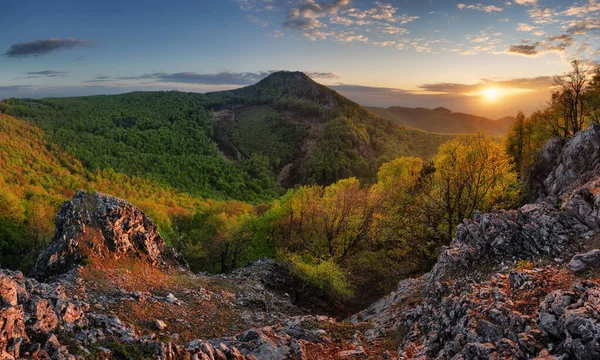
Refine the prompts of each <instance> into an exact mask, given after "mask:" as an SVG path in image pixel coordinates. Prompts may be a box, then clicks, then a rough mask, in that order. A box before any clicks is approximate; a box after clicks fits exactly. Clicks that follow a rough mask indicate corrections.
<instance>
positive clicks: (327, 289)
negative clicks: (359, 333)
mask: <svg viewBox="0 0 600 360" xmlns="http://www.w3.org/2000/svg"><path fill="white" fill-rule="evenodd" d="M286 259H287V261H288V264H289V266H290V272H291V274H292V276H294V277H295V278H297V279H298V280H299V281H300V282H301V283H302V284H303V286H304V287H311V288H315V289H318V290H320V291H322V292H323V295H325V296H327V297H329V298H330V299H335V300H348V299H350V298H352V297H353V296H354V292H353V289H352V286H351V285H350V284H349V282H348V280H347V279H346V275H345V274H344V272H343V271H342V269H341V268H340V267H339V266H338V265H337V264H336V263H334V262H333V261H331V260H318V259H315V258H314V257H312V256H310V255H297V254H293V255H287V256H286ZM302 290H304V288H303V289H302Z"/></svg>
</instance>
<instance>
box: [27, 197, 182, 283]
mask: <svg viewBox="0 0 600 360" xmlns="http://www.w3.org/2000/svg"><path fill="white" fill-rule="evenodd" d="M55 225H56V232H55V234H54V238H53V240H52V242H51V244H50V246H49V247H48V248H47V249H46V250H44V251H43V252H42V253H41V254H40V255H39V257H38V259H37V261H36V263H35V265H34V267H33V270H32V276H33V277H35V278H38V279H47V278H49V277H51V276H55V275H59V274H63V273H65V272H67V271H68V270H69V269H71V268H73V267H74V266H75V265H77V264H78V263H80V261H81V260H82V259H83V258H85V257H86V256H88V255H89V254H90V253H92V254H94V255H95V256H99V257H106V256H111V257H115V258H121V257H124V256H133V257H136V258H140V259H144V260H146V261H148V262H149V263H150V264H152V265H155V266H187V265H186V263H185V261H184V260H183V257H182V256H181V255H180V254H178V253H176V252H175V251H174V250H173V249H172V248H170V247H169V246H167V245H166V244H165V242H164V240H163V239H162V237H161V236H160V234H159V233H158V231H157V229H156V226H155V225H154V224H153V223H152V221H151V220H150V218H149V217H147V216H146V215H145V214H144V213H143V212H142V211H141V210H140V209H139V208H137V207H135V206H133V205H131V204H130V203H128V202H126V201H124V200H121V199H117V198H115V197H112V196H109V195H105V194H100V193H96V194H91V193H87V192H85V191H79V192H78V193H77V194H76V195H75V196H74V197H73V199H71V200H69V201H67V202H65V203H64V204H63V205H62V206H61V208H60V210H59V212H58V215H57V216H56V219H55Z"/></svg>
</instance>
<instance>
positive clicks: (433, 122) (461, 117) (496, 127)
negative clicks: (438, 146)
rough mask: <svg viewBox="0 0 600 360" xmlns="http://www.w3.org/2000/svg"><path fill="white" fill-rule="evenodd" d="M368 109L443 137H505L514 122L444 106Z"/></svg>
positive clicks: (397, 121)
mask: <svg viewBox="0 0 600 360" xmlns="http://www.w3.org/2000/svg"><path fill="white" fill-rule="evenodd" d="M367 109H368V110H369V111H370V112H372V113H374V114H376V115H379V116H381V117H383V118H385V119H388V120H391V121H394V122H396V123H398V124H400V125H404V126H409V127H413V128H416V129H421V130H425V131H432V132H438V133H445V134H472V133H477V132H483V133H486V134H488V135H491V136H504V135H506V133H507V132H508V128H509V127H510V125H511V124H512V123H513V122H514V121H515V118H514V117H512V116H507V117H504V118H502V119H498V120H492V119H488V118H485V117H481V116H477V115H472V114H464V113H455V112H452V111H451V110H449V109H446V108H443V107H439V108H436V109H433V110H431V109H426V108H407V107H402V106H391V107H388V108H379V107H367Z"/></svg>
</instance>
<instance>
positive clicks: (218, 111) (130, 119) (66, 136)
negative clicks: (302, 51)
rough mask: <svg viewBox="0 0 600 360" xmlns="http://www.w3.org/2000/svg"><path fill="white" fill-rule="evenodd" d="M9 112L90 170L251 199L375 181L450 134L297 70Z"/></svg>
mask: <svg viewBox="0 0 600 360" xmlns="http://www.w3.org/2000/svg"><path fill="white" fill-rule="evenodd" d="M0 112H2V113H5V114H8V115H12V116H15V117H17V118H23V119H25V120H27V121H28V122H30V123H32V124H34V125H36V126H38V127H39V128H41V129H42V130H44V131H45V132H46V133H47V134H48V136H49V141H50V142H52V143H53V144H56V145H57V146H58V147H59V148H60V149H61V150H63V151H66V152H67V153H69V154H71V155H73V156H75V157H76V158H77V159H78V160H80V161H81V163H82V164H83V165H84V166H85V167H86V168H87V169H88V170H91V171H95V170H99V169H113V170H115V171H117V172H121V173H125V174H128V175H131V176H141V177H145V178H148V179H150V180H152V181H155V182H157V183H160V184H163V185H168V186H171V187H173V188H176V189H178V190H181V191H184V192H187V193H190V194H193V195H198V196H204V197H210V198H220V199H231V198H233V199H239V200H244V201H251V202H260V201H265V200H269V199H272V198H274V197H275V196H276V195H277V192H276V190H277V188H278V187H283V188H286V187H293V186H294V185H296V184H311V183H318V184H329V183H332V182H334V181H336V180H339V179H342V178H346V177H350V176H356V177H359V178H362V179H366V180H370V181H372V180H373V179H374V177H375V174H376V173H377V169H378V168H379V166H380V165H381V164H382V163H384V162H386V161H389V160H392V159H394V158H396V157H398V156H400V155H415V156H421V157H423V158H430V157H432V156H433V154H435V151H436V149H437V147H438V145H439V144H441V143H442V142H444V141H445V140H447V139H448V137H446V136H443V135H439V134H430V133H426V132H423V131H418V130H414V129H409V128H405V127H402V126H398V125H396V124H394V123H392V122H390V121H388V120H384V119H382V118H380V117H377V116H374V115H372V114H371V113H370V112H368V111H367V110H365V109H363V108H362V107H360V106H359V105H358V104H356V103H353V102H352V101H350V100H348V99H346V98H344V97H342V96H341V95H339V94H337V93H336V92H334V91H332V90H330V89H328V88H326V87H324V86H322V85H319V84H317V83H316V82H314V81H312V80H311V79H310V78H308V77H307V76H306V75H304V74H302V73H293V72H279V73H274V74H272V75H270V76H269V77H267V78H265V79H263V80H262V81H260V82H259V83H257V84H255V85H252V86H248V87H245V88H242V89H237V90H233V91H226V92H217V93H210V94H197V93H181V92H136V93H129V94H122V95H109V96H89V97H75V98H48V99H41V100H32V99H22V100H18V99H9V100H5V101H2V102H1V103H0Z"/></svg>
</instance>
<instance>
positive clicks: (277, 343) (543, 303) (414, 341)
mask: <svg viewBox="0 0 600 360" xmlns="http://www.w3.org/2000/svg"><path fill="white" fill-rule="evenodd" d="M573 154H585V158H586V159H587V160H589V161H581V157H575V156H573ZM539 160H540V161H539V162H538V163H536V166H535V167H536V169H537V171H536V173H537V176H536V178H535V179H532V180H531V181H532V184H530V187H531V188H533V189H536V191H535V192H534V193H533V194H532V195H533V196H534V197H535V198H536V200H537V203H534V204H527V205H524V206H522V207H521V208H519V209H516V210H501V211H500V210H499V211H494V212H492V213H486V214H478V215H477V216H476V217H475V218H474V219H473V220H467V221H464V222H463V223H462V224H461V225H459V226H458V228H457V231H456V233H455V236H454V239H453V240H452V243H451V244H450V246H448V247H446V248H445V249H444V250H443V252H442V253H441V254H440V256H439V257H438V259H437V262H436V264H435V266H434V267H433V268H432V269H431V271H429V272H428V273H426V274H424V275H423V276H420V277H416V278H412V279H407V280H404V281H401V282H400V283H399V284H398V287H397V290H396V291H394V292H392V293H391V294H389V296H386V297H384V298H382V299H381V300H379V301H377V302H376V303H374V304H373V305H372V306H370V307H369V308H367V309H365V310H364V311H361V312H359V313H357V314H355V315H353V316H350V317H349V318H347V319H345V320H340V319H333V318H329V317H327V316H318V315H308V314H309V313H310V312H309V311H308V310H307V309H305V308H303V307H302V306H300V305H299V303H298V302H297V301H296V300H297V299H298V298H299V297H300V298H302V297H304V298H305V299H306V297H307V296H310V295H309V293H308V292H307V290H308V289H307V288H306V287H304V286H301V285H300V284H298V283H296V282H295V281H297V279H296V278H295V277H294V275H293V274H292V273H290V272H289V271H288V270H287V268H286V266H284V265H282V264H279V263H277V262H273V261H265V260H263V261H259V262H257V263H255V264H252V265H250V266H247V267H245V268H242V269H239V270H238V271H236V272H234V273H232V274H229V275H219V276H210V275H204V274H194V273H192V272H190V271H189V270H188V269H187V267H186V264H185V262H183V261H182V260H181V256H180V255H178V254H177V253H176V252H174V251H173V249H171V248H169V247H168V246H166V245H165V242H164V241H163V239H162V238H161V236H160V234H158V233H157V232H156V227H155V226H154V225H153V224H152V222H151V220H150V219H149V218H148V217H147V216H146V215H145V214H144V213H143V212H142V211H140V210H139V209H137V208H135V207H134V206H132V205H131V204H129V203H127V202H126V201H123V200H120V199H117V198H114V197H112V196H109V195H105V194H92V193H86V192H78V193H77V194H76V195H75V196H74V197H73V198H72V199H71V200H69V201H67V202H65V203H64V204H63V205H62V206H61V210H60V211H59V212H58V215H57V217H56V221H55V222H56V232H55V235H54V238H53V241H52V243H51V245H50V246H49V247H48V248H47V249H46V250H45V251H44V252H42V254H41V255H40V256H39V258H38V260H37V262H36V265H35V267H34V269H35V271H34V273H33V275H34V276H35V277H36V279H33V278H28V277H25V276H24V275H23V274H21V273H19V272H13V271H9V270H0V285H1V286H0V300H1V301H0V331H1V333H2V334H3V336H1V337H0V355H2V356H3V357H4V358H6V359H14V358H33V359H88V358H90V359H91V358H93V359H190V358H192V359H194V358H197V359H236V360H257V359H259V360H263V359H264V360H267V359H268V360H271V359H282V360H292V359H307V360H312V359H319V360H333V359H347V358H368V359H416V358H419V359H430V358H436V359H457V358H462V359H576V360H588V359H597V358H599V357H600V348H599V347H598V340H599V339H600V319H599V318H598V314H599V313H600V281H599V275H600V272H599V270H600V249H599V246H600V243H599V241H598V239H599V236H600V225H599V224H600V218H599V212H598V209H597V204H598V203H599V201H600V194H599V192H598V189H599V187H600V178H599V175H598V174H599V173H600V172H599V165H598V164H599V162H600V127H599V126H597V125H594V126H592V127H591V128H590V129H589V130H586V131H583V132H581V133H579V134H577V135H576V136H575V137H574V138H573V139H571V140H565V139H560V138H557V139H553V140H552V141H551V142H549V143H548V144H547V145H546V146H545V147H544V148H543V149H542V152H541V155H540V157H539ZM45 281H47V282H45ZM290 294H292V295H293V296H291V295H290Z"/></svg>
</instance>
